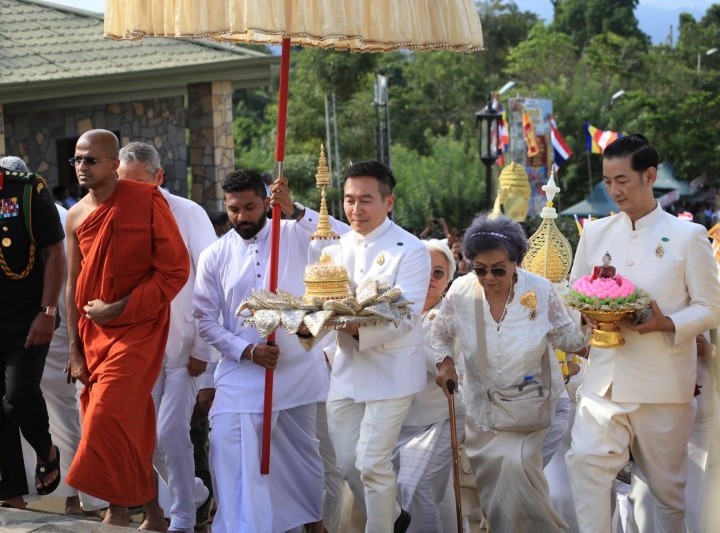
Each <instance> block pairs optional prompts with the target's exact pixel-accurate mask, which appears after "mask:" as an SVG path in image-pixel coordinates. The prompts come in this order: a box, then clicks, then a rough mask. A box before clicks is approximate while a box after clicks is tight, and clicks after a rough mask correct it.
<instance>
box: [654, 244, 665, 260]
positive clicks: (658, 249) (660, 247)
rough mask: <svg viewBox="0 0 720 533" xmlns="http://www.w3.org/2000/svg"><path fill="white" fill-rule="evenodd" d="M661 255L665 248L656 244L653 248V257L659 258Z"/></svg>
mask: <svg viewBox="0 0 720 533" xmlns="http://www.w3.org/2000/svg"><path fill="white" fill-rule="evenodd" d="M663 255H665V250H663V247H662V244H658V245H657V248H655V257H657V258H658V259H660V258H661V257H662V256H663Z"/></svg>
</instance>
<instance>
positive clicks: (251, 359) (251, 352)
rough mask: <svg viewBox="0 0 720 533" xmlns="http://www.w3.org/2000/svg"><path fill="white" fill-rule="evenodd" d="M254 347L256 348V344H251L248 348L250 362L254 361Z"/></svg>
mask: <svg viewBox="0 0 720 533" xmlns="http://www.w3.org/2000/svg"><path fill="white" fill-rule="evenodd" d="M255 348H257V344H253V345H252V348H250V362H251V363H254V362H255V361H253V356H254V355H255Z"/></svg>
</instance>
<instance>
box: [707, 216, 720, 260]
mask: <svg viewBox="0 0 720 533" xmlns="http://www.w3.org/2000/svg"><path fill="white" fill-rule="evenodd" d="M708 237H710V238H711V239H712V240H713V241H712V249H713V255H714V256H715V261H717V262H718V263H720V224H715V225H714V226H713V227H712V228H710V229H709V230H708Z"/></svg>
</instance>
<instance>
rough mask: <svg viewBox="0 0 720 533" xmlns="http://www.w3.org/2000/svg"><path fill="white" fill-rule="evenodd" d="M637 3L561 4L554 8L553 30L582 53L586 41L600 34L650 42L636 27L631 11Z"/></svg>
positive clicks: (573, 0) (572, 0) (580, 0)
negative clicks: (563, 36)
mask: <svg viewBox="0 0 720 533" xmlns="http://www.w3.org/2000/svg"><path fill="white" fill-rule="evenodd" d="M638 3H639V0H562V1H560V2H558V4H557V6H556V8H555V19H554V20H553V27H554V29H556V30H557V31H560V32H562V33H565V34H566V35H569V36H570V37H571V38H572V41H573V43H574V44H575V46H576V47H577V48H578V49H579V50H582V49H583V48H585V46H587V45H588V43H589V42H590V40H591V39H592V38H593V37H594V36H596V35H600V34H602V33H608V32H611V33H615V34H617V35H620V36H622V37H631V38H635V39H637V40H638V41H640V42H642V43H645V44H648V43H649V42H650V40H649V38H648V36H647V35H645V34H644V33H643V32H642V31H640V28H639V27H638V21H637V18H635V8H636V7H637V5H638Z"/></svg>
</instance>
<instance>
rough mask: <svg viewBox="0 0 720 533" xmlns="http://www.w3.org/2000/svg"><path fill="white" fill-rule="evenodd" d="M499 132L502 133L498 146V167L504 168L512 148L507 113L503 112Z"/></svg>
mask: <svg viewBox="0 0 720 533" xmlns="http://www.w3.org/2000/svg"><path fill="white" fill-rule="evenodd" d="M498 130H499V132H500V143H499V145H498V151H499V152H500V157H498V160H497V164H498V166H503V165H504V164H505V157H504V156H505V154H506V153H507V152H508V149H509V148H510V133H509V132H508V127H507V120H506V117H505V111H503V113H502V116H501V117H500V122H498Z"/></svg>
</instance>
